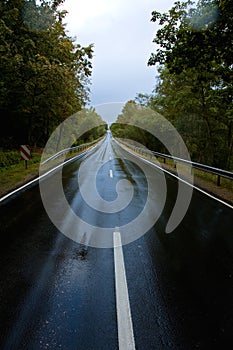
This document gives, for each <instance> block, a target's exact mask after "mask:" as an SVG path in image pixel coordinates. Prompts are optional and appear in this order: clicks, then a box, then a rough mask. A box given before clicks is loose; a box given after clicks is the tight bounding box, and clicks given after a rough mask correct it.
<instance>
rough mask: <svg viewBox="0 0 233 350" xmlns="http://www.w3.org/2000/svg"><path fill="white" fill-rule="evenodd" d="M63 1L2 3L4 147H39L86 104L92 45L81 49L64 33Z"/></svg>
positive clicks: (0, 80) (0, 91)
mask: <svg viewBox="0 0 233 350" xmlns="http://www.w3.org/2000/svg"><path fill="white" fill-rule="evenodd" d="M61 3H63V0H51V1H48V0H47V1H46V0H41V1H40V4H38V1H37V2H36V1H35V0H1V2H0V114H1V135H0V147H2V148H14V147H18V145H19V144H22V143H27V144H30V145H32V146H33V145H35V144H36V145H37V146H43V145H44V144H45V142H46V141H47V139H48V138H49V136H50V134H51V132H52V131H53V130H54V129H55V127H56V126H57V125H59V124H60V123H61V122H62V121H64V120H65V119H66V118H67V117H69V116H70V115H72V114H73V113H76V112H77V111H79V110H80V109H81V108H82V107H83V106H85V104H86V102H87V101H88V93H89V88H88V85H89V77H90V76H91V69H92V64H91V58H92V55H93V47H92V45H90V46H88V47H81V45H79V44H77V43H76V41H75V39H74V38H70V37H69V36H68V35H67V33H66V30H65V25H64V24H63V20H64V18H65V15H66V11H61V10H60V8H59V5H61ZM89 115H90V114H89ZM92 115H93V116H94V113H92ZM94 117H95V116H94ZM97 119H98V118H97ZM97 136H98V135H97Z"/></svg>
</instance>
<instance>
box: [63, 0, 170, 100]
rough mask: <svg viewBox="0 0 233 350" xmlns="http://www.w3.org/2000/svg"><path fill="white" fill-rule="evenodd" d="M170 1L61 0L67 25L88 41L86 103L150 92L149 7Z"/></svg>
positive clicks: (160, 6)
mask: <svg viewBox="0 0 233 350" xmlns="http://www.w3.org/2000/svg"><path fill="white" fill-rule="evenodd" d="M173 3H174V1H172V0H160V1H159V0H98V1H97V0H66V1H65V3H64V6H63V7H64V8H65V9H66V10H67V11H68V12H69V13H68V14H67V16H66V19H65V23H67V27H66V28H67V30H68V31H69V34H70V35H71V36H72V37H77V41H78V42H79V43H80V44H81V45H83V46H85V45H89V44H91V43H93V44H94V59H93V74H92V78H91V80H92V85H91V95H90V98H91V105H94V106H96V105H98V104H102V103H110V102H126V101H128V100H130V99H134V98H135V97H136V94H137V93H140V92H142V93H151V92H152V90H153V88H154V85H155V76H156V70H155V67H148V66H147V61H148V59H149V57H150V53H151V52H152V51H153V50H154V48H155V45H154V44H153V43H152V40H153V38H154V36H155V32H156V28H157V27H156V24H155V23H153V22H150V19H151V12H152V11H153V10H158V11H167V10H168V9H170V8H171V6H172V5H173Z"/></svg>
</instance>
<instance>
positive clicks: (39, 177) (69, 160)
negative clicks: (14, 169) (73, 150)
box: [0, 148, 94, 202]
mask: <svg viewBox="0 0 233 350" xmlns="http://www.w3.org/2000/svg"><path fill="white" fill-rule="evenodd" d="M93 149H94V148H93ZM93 149H92V150H93ZM85 153H87V151H85V152H83V153H81V154H78V155H77V156H75V157H73V158H70V159H68V160H67V161H66V162H64V163H62V164H59V165H57V166H56V167H55V168H53V169H51V170H49V171H47V173H45V174H43V175H41V176H38V177H37V178H35V179H34V180H32V181H29V182H27V183H26V184H25V185H23V186H21V187H19V188H16V190H14V191H12V192H10V193H8V194H6V195H5V196H3V197H1V198H0V202H3V201H4V200H5V199H7V198H9V197H10V196H12V195H13V194H16V193H17V192H19V191H21V190H23V189H24V188H26V187H28V186H30V185H32V184H33V183H34V182H37V181H39V180H41V179H43V178H44V177H46V176H47V175H49V174H51V173H52V172H53V171H55V170H57V169H59V168H61V167H62V166H64V165H65V164H67V163H69V162H71V161H73V160H75V158H78V157H80V156H81V155H82V156H83V155H85Z"/></svg>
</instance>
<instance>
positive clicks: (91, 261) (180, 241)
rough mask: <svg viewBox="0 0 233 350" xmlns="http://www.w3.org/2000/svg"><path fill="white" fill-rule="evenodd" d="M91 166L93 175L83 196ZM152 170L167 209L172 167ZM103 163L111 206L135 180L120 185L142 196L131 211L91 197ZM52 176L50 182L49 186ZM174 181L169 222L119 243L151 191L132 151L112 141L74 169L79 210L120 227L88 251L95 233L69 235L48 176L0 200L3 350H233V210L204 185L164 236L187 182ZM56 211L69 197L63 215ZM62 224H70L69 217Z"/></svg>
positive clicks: (67, 187)
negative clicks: (49, 203)
mask: <svg viewBox="0 0 233 350" xmlns="http://www.w3.org/2000/svg"><path fill="white" fill-rule="evenodd" d="M84 161H85V162H86V165H87V167H88V168H89V173H87V176H86V177H85V176H83V177H82V184H81V186H82V191H80V184H79V182H78V175H79V170H80V166H81V164H82V162H84ZM138 162H143V161H140V160H138ZM143 167H144V168H145V167H147V171H148V173H149V175H150V177H151V178H153V181H154V182H153V183H154V187H153V192H154V193H153V194H152V195H153V196H154V201H155V203H154V205H155V208H160V206H162V204H161V203H160V198H162V197H161V196H162V195H161V193H160V191H161V188H159V184H160V181H159V179H160V177H161V175H162V170H160V169H158V168H156V167H154V166H152V165H149V164H143ZM97 168H98V169H99V171H98V176H97V177H96V187H97V189H98V191H99V194H100V196H101V197H102V198H103V199H104V200H105V201H107V202H109V203H111V201H114V200H116V198H117V193H116V186H117V183H118V181H119V180H122V179H123V180H127V181H125V182H122V185H121V189H120V195H121V196H123V202H124V196H125V197H128V196H129V195H130V193H131V192H130V191H129V189H128V184H129V183H130V184H131V186H132V188H133V198H132V200H131V202H130V204H129V205H126V206H125V207H124V209H122V210H119V211H117V212H112V213H110V214H109V213H108V214H106V213H105V212H104V210H103V203H102V202H101V201H100V199H99V197H98V196H96V195H95V193H94V192H93V194H92V192H91V190H90V176H91V174H92V172H94V170H95V169H97ZM53 176H54V175H53V174H50V176H48V177H46V178H45V179H44V180H43V181H45V182H46V181H47V184H48V188H49V189H51V190H52V187H53V186H54V181H53ZM165 180H166V186H167V195H166V204H165V207H164V209H163V208H162V207H161V208H160V209H161V211H162V214H161V215H160V218H159V220H158V221H157V222H156V223H155V224H154V226H153V227H152V228H151V229H150V230H149V231H148V232H147V233H146V234H145V235H142V236H141V237H140V232H137V234H138V233H139V238H137V239H136V240H134V241H132V242H131V243H129V244H127V245H121V243H122V242H123V243H124V235H123V233H122V232H121V229H120V227H121V226H122V225H124V224H127V223H129V222H130V221H131V220H133V219H134V218H136V217H137V216H138V215H139V214H140V213H141V212H142V210H143V208H144V206H145V201H146V196H147V181H146V179H145V176H144V174H143V171H141V170H140V167H139V166H138V165H137V164H135V157H134V155H130V154H129V153H128V152H127V151H126V150H124V149H123V148H122V147H121V146H119V145H118V144H117V143H116V142H114V140H112V138H111V136H108V137H107V138H106V139H105V141H104V142H103V143H102V144H100V146H99V147H96V148H95V150H94V151H93V150H92V151H90V152H87V153H86V154H85V155H84V156H81V157H79V158H76V159H75V160H73V161H72V162H70V163H68V164H66V165H65V166H64V168H63V188H64V193H65V196H66V198H67V201H68V202H69V203H70V206H71V207H72V210H73V211H74V212H75V213H77V214H78V215H80V217H81V218H82V220H83V221H86V222H88V223H89V224H91V225H93V227H95V226H97V227H100V228H102V229H103V230H104V229H105V228H106V227H108V228H110V229H111V232H112V233H111V234H110V235H109V240H110V241H111V240H112V242H113V247H112V248H94V247H90V246H89V245H88V235H85V232H83V242H82V243H83V244H80V243H77V242H75V241H73V240H71V239H69V238H68V237H66V236H65V235H64V234H63V233H61V232H59V230H58V229H57V228H56V227H55V226H54V224H53V223H52V222H51V220H50V219H49V217H48V215H47V213H46V211H45V209H44V206H43V203H42V200H41V196H40V190H39V185H38V183H35V184H34V185H32V186H29V187H28V188H27V189H24V190H23V191H20V192H19V193H18V194H16V195H13V196H12V197H10V198H9V199H7V200H5V201H3V202H2V203H1V228H0V229H1V235H0V239H1V244H0V249H1V256H0V278H1V283H0V349H2V350H3V349H4V350H11V349H13V350H14V349H15V350H19V349H28V350H31V349H56V350H58V349H67V350H75V349H77V350H95V349H98V350H114V349H120V350H128V349H129V350H131V349H132V350H133V349H138V350H152V349H153V350H154V349H158V350H161V349H172V350H173V349H175V350H176V349H183V350H190V349H205V350H206V349H233V215H232V214H233V211H232V209H231V208H230V207H228V206H226V205H224V204H222V203H220V202H218V201H216V200H214V199H212V198H210V197H208V196H207V195H205V194H203V193H201V192H199V191H196V190H194V192H193V197H192V200H191V204H190V206H189V209H188V211H187V214H186V215H185V218H184V219H183V221H182V223H181V224H180V225H179V226H178V227H177V228H176V229H175V230H174V231H173V232H172V233H170V234H166V233H165V227H166V224H167V221H168V219H169V216H170V214H171V211H172V208H173V207H174V204H175V200H176V196H177V182H178V180H177V179H176V178H174V177H172V176H169V175H168V174H165ZM156 184H158V185H156ZM83 191H84V192H86V193H87V194H88V195H89V197H90V198H91V197H93V198H92V200H93V203H94V206H95V208H92V207H91V205H89V204H88V203H86V202H85V200H84V198H83ZM88 191H90V193H88ZM161 201H162V199H161ZM56 206H59V201H57V202H56V201H55V202H54V210H55V211H56ZM162 209H163V210H162ZM156 210H157V209H156ZM158 210H159V209H158ZM148 215H150V214H149V213H148ZM61 220H62V225H63V226H64V227H65V226H66V220H67V222H68V220H69V217H68V215H67V216H66V215H65V213H64V217H63V218H61ZM74 230H76V231H77V233H78V231H79V227H74ZM138 230H139V231H140V225H139V226H138ZM93 234H95V232H94V233H93ZM96 239H97V240H98V236H97V238H96ZM100 239H102V238H100ZM100 245H101V243H100Z"/></svg>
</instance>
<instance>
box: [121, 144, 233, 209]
mask: <svg viewBox="0 0 233 350" xmlns="http://www.w3.org/2000/svg"><path fill="white" fill-rule="evenodd" d="M118 140H119V141H121V140H120V139H118ZM132 144H133V145H134V146H137V144H134V142H133V143H132ZM126 147H127V146H126ZM130 150H131V152H133V153H134V151H133V150H132V149H130ZM140 156H142V157H144V158H145V159H148V160H150V161H152V162H157V161H159V162H160V165H161V166H162V167H163V168H164V169H166V170H168V171H170V172H173V173H176V170H175V163H174V161H173V160H170V159H166V163H165V164H164V159H163V158H159V157H158V158H156V157H154V156H152V155H147V154H146V153H144V152H143V153H140ZM182 167H183V169H184V178H185V173H188V172H189V171H190V167H187V166H185V165H181V166H180V168H181V169H182ZM192 173H193V175H194V184H195V185H196V186H197V187H200V188H202V189H203V190H205V191H207V192H209V193H212V194H213V195H215V196H217V197H219V198H221V199H223V200H225V201H227V202H230V203H231V204H232V203H233V181H232V180H229V179H225V178H221V185H220V186H217V175H214V174H210V173H207V172H204V171H201V170H198V169H192Z"/></svg>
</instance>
